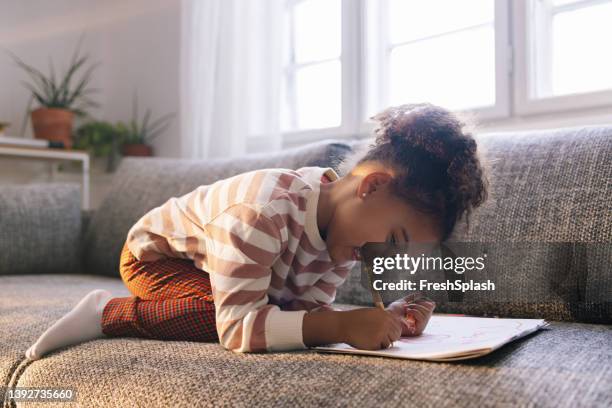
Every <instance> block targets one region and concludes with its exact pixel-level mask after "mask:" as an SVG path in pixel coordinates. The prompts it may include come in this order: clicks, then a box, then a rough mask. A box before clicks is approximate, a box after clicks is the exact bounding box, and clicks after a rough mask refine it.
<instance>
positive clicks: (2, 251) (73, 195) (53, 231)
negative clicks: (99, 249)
mask: <svg viewBox="0 0 612 408" xmlns="http://www.w3.org/2000/svg"><path fill="white" fill-rule="evenodd" d="M0 231H1V232H0V275H5V274H24V273H72V272H75V271H77V270H78V269H79V268H80V263H79V261H80V254H81V252H80V249H81V248H80V242H81V189H80V185H79V184H76V183H48V184H37V183H34V184H25V185H10V186H2V187H0Z"/></svg>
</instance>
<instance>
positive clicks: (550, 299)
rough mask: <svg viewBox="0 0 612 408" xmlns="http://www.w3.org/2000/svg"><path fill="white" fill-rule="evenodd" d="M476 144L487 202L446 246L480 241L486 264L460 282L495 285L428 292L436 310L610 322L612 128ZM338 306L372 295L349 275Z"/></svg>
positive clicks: (514, 135)
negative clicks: (486, 170) (484, 164)
mask: <svg viewBox="0 0 612 408" xmlns="http://www.w3.org/2000/svg"><path fill="white" fill-rule="evenodd" d="M475 138H476V140H477V143H478V149H479V150H481V151H482V152H483V154H484V157H485V158H486V160H487V161H488V163H489V165H490V170H491V171H490V179H491V187H492V189H491V195H490V199H489V200H488V201H487V202H486V203H485V204H484V205H483V206H482V207H481V208H479V209H477V210H476V211H475V212H474V213H473V214H472V216H471V218H470V229H469V230H467V229H466V225H465V223H462V224H460V225H459V226H458V227H457V228H456V230H455V231H454V233H453V235H452V236H451V239H450V240H449V242H478V243H483V245H484V246H483V248H482V249H483V250H486V251H488V252H489V253H488V256H489V260H492V259H494V260H495V261H494V262H493V263H492V264H491V263H490V265H491V267H487V268H486V272H483V273H480V274H478V273H471V274H468V272H466V273H464V274H463V279H467V280H469V279H474V280H480V279H486V278H487V277H490V278H491V279H492V280H493V281H494V282H495V283H496V286H497V288H496V290H495V291H478V292H476V291H468V292H464V293H463V294H461V295H460V296H459V298H457V297H456V296H454V297H453V296H449V295H448V293H446V292H435V293H427V294H428V295H429V296H430V297H433V298H434V299H435V300H436V301H437V302H438V307H437V311H441V312H451V313H466V314H474V315H481V316H483V315H499V316H505V317H534V318H536V317H537V318H548V319H551V320H569V321H592V322H607V323H612V318H611V316H612V299H611V298H612V271H611V268H610V265H611V263H612V251H611V249H612V126H588V127H576V128H564V129H550V130H538V131H524V132H503V133H501V132H497V133H481V134H477V135H476V136H475ZM371 142H373V139H366V140H362V141H356V142H353V143H351V147H352V148H353V149H361V148H364V146H365V145H367V144H369V143H371ZM504 243H506V245H504ZM436 279H438V280H439V279H444V276H437V277H436ZM403 294H406V293H400V292H397V295H398V296H399V295H403ZM337 300H338V301H340V302H347V301H350V302H352V303H359V304H371V295H370V293H369V292H368V291H367V290H365V289H364V288H363V286H362V284H361V282H360V277H359V276H358V274H353V276H352V277H351V279H350V281H349V282H346V283H345V285H344V286H343V288H341V290H340V292H339V294H338V296H337ZM387 300H391V299H385V301H387Z"/></svg>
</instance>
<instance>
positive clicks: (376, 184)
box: [357, 171, 393, 197]
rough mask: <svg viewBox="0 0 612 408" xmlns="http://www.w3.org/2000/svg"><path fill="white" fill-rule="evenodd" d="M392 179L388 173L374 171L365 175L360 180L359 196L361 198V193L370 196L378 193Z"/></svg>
mask: <svg viewBox="0 0 612 408" xmlns="http://www.w3.org/2000/svg"><path fill="white" fill-rule="evenodd" d="M392 178H393V177H392V176H391V175H390V174H389V173H385V172H384V171H374V172H372V173H370V174H367V175H366V176H365V177H364V178H363V179H362V180H361V183H360V185H359V187H358V189H357V190H358V191H357V192H358V193H359V196H360V197H362V196H363V193H366V195H367V194H372V193H374V192H376V191H380V190H381V189H383V188H385V187H386V186H387V185H388V184H389V182H390V181H391V179H392Z"/></svg>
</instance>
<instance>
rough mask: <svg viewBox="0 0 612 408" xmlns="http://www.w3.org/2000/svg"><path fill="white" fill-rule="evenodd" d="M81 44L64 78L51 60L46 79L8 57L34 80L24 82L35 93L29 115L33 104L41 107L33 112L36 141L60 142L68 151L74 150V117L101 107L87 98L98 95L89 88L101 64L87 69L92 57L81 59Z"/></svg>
mask: <svg viewBox="0 0 612 408" xmlns="http://www.w3.org/2000/svg"><path fill="white" fill-rule="evenodd" d="M80 44H81V42H80V41H79V43H78V44H77V47H76V49H75V52H74V54H73V56H72V60H71V61H70V65H69V66H68V68H67V69H66V72H65V74H64V75H63V76H62V77H61V78H60V77H56V75H55V68H54V66H53V61H51V60H49V75H48V76H47V75H45V74H43V73H42V72H41V71H39V70H38V69H36V68H34V67H33V66H31V65H28V64H26V63H25V62H23V61H22V60H21V59H19V58H18V57H17V56H16V55H15V54H13V53H9V54H10V55H11V56H12V58H13V59H14V61H15V62H16V63H17V65H18V66H19V67H21V68H22V69H23V70H24V71H25V72H26V73H27V74H28V75H29V76H30V79H31V82H29V83H28V82H25V81H23V84H24V85H25V87H26V88H27V89H28V90H29V91H30V92H31V93H32V95H31V97H30V100H29V102H28V108H27V112H28V113H30V109H31V107H32V103H33V102H34V101H36V102H38V104H39V105H40V106H39V107H38V108H37V109H35V110H33V111H32V112H31V119H32V127H33V129H34V137H35V138H37V139H47V140H54V141H60V142H62V143H64V146H65V147H66V148H67V149H70V148H72V124H73V120H74V115H75V114H76V115H79V116H82V115H85V110H86V108H88V107H93V106H98V104H97V103H96V102H94V101H92V100H91V99H89V98H88V96H87V95H89V94H90V93H92V92H95V89H90V88H88V85H89V82H90V80H91V74H92V72H93V71H94V69H95V68H96V67H97V65H98V64H93V65H91V66H89V67H87V66H86V65H87V64H88V61H89V57H88V56H81V55H80ZM83 70H84V71H83ZM81 71H83V74H82V75H81V76H80V78H79V79H78V80H77V79H76V76H77V75H78V74H80V72H81ZM26 120H27V115H26ZM24 124H25V121H24ZM24 127H25V126H24ZM22 133H23V129H22Z"/></svg>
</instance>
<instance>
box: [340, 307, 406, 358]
mask: <svg viewBox="0 0 612 408" xmlns="http://www.w3.org/2000/svg"><path fill="white" fill-rule="evenodd" d="M342 313H344V316H343V319H342V321H341V330H342V333H343V335H342V337H343V339H344V342H345V343H347V344H349V345H351V346H353V347H355V348H358V349H363V350H379V349H386V348H388V347H389V346H390V345H391V343H393V342H394V341H395V340H397V339H399V338H400V335H401V332H402V327H401V320H402V319H400V318H399V317H398V316H397V315H396V314H395V313H391V312H389V311H387V310H382V309H380V308H378V307H369V308H360V309H355V310H349V311H346V312H342Z"/></svg>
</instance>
